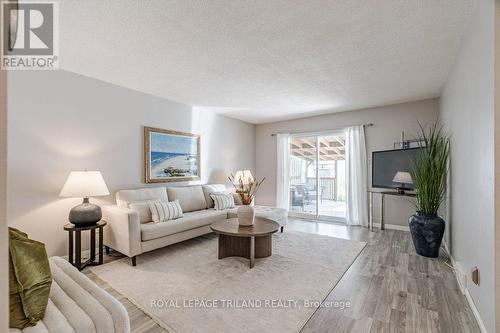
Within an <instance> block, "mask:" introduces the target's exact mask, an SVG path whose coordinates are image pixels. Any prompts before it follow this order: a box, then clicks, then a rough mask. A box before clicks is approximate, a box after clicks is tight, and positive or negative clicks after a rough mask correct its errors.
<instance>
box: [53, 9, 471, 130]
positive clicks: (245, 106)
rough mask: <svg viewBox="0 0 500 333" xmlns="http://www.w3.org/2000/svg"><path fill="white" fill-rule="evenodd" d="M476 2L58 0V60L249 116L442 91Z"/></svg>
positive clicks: (277, 116) (289, 114) (278, 116)
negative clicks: (59, 0) (59, 39)
mask: <svg viewBox="0 0 500 333" xmlns="http://www.w3.org/2000/svg"><path fill="white" fill-rule="evenodd" d="M473 4H474V1H465V0H464V1H462V0H404V1H401V0H385V1H381V0H379V1H375V0H373V1H370V0H253V1H243V0H192V1H188V0H178V1H170V0H167V1H161V0H148V1H146V0H144V1H139V0H106V1H102V0H85V1H80V0H64V1H61V2H60V38H61V41H60V60H61V67H62V68H63V69H66V70H69V71H72V72H76V73H80V74H83V75H87V76H90V77H94V78H97V79H101V80H103V81H107V82H111V83H114V84H118V85H121V86H125V87H128V88H132V89H136V90H139V91H142V92H146V93H149V94H152V95H156V96H160V97H164V98H167V99H171V100H174V101H178V102H181V103H185V104H188V105H193V106H202V107H207V108H209V109H212V110H214V111H216V112H220V113H224V114H227V115H228V116H231V117H234V118H238V119H242V120H245V121H249V122H252V123H263V122H269V121H275V120H282V119H290V118H297V117H300V116H305V115H310V114H319V113H327V112H335V111H346V110H353V109H358V108H363V107H370V106H378V105H384V104H392V103H398V102H404V101H413V100H418V99H424V98H430V97H435V96H439V94H440V91H441V88H442V87H443V85H444V83H445V80H446V78H447V75H448V72H449V70H450V68H451V66H452V63H453V59H454V55H455V53H456V51H457V49H458V47H459V43H460V39H461V36H462V32H463V30H464V26H465V24H466V20H467V18H468V16H469V15H470V12H471V11H472V7H473ZM140 111H141V110H138V112H140Z"/></svg>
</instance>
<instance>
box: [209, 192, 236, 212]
mask: <svg viewBox="0 0 500 333" xmlns="http://www.w3.org/2000/svg"><path fill="white" fill-rule="evenodd" d="M210 197H211V198H212V200H213V201H214V208H215V210H224V209H228V208H234V198H233V194H232V193H210Z"/></svg>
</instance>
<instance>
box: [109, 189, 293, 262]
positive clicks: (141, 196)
mask: <svg viewBox="0 0 500 333" xmlns="http://www.w3.org/2000/svg"><path fill="white" fill-rule="evenodd" d="M222 191H227V190H226V187H225V185H223V184H211V185H194V186H183V187H152V188H151V187H150V188H142V189H134V190H122V191H118V192H117V193H116V205H112V206H103V207H102V211H103V219H104V220H106V221H107V222H108V228H107V229H106V232H105V233H104V245H105V246H106V248H107V249H108V248H112V249H114V250H116V251H118V252H121V253H123V254H124V255H126V256H128V257H130V258H131V261H132V265H134V266H135V265H136V256H137V255H139V254H141V253H144V252H148V251H152V250H155V249H158V248H161V247H164V246H167V245H171V244H174V243H178V242H181V241H184V240H187V239H190V238H194V237H197V236H201V235H204V234H207V233H210V232H212V231H211V229H210V225H211V224H213V223H215V222H217V221H220V220H225V219H227V218H231V217H236V211H237V207H236V208H232V209H228V210H219V211H218V210H215V209H214V208H213V206H214V203H213V200H212V199H211V197H210V193H214V192H222ZM238 199H239V197H238V196H237V195H235V202H236V203H237V204H238V203H240V202H239V201H238ZM148 200H162V201H174V200H179V203H180V205H181V207H182V210H183V212H184V216H183V217H182V218H179V219H176V220H171V221H167V222H162V223H153V222H152V219H151V212H150V210H149V207H148V205H147V201H148ZM255 211H256V216H260V217H266V218H269V219H271V220H273V221H276V222H278V223H279V224H280V226H281V232H283V227H284V226H285V225H286V222H287V216H288V211H287V210H285V209H280V208H274V207H267V206H255Z"/></svg>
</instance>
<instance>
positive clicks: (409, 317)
mask: <svg viewBox="0 0 500 333" xmlns="http://www.w3.org/2000/svg"><path fill="white" fill-rule="evenodd" d="M287 230H295V231H302V232H309V233H317V234H322V235H327V236H332V237H338V238H345V239H351V240H360V241H365V242H367V243H368V244H367V246H366V247H365V248H364V250H363V251H362V252H361V254H360V255H359V256H358V258H357V259H356V260H355V262H354V263H353V265H352V266H351V267H350V268H349V270H348V271H347V272H346V273H345V274H344V276H343V277H342V279H341V280H340V281H339V283H338V284H337V286H336V287H335V288H334V289H333V290H332V292H331V293H330V294H329V295H328V296H327V298H326V300H325V302H328V303H329V304H333V303H331V302H333V301H343V302H349V303H350V307H345V308H344V309H340V308H334V307H326V306H325V307H320V308H319V309H318V310H317V311H316V312H315V313H314V315H313V316H312V317H311V318H310V319H309V321H308V322H307V323H306V324H305V326H304V327H303V329H302V332H304V333H306V332H307V333H309V332H335V333H342V332H408V333H413V332H418V333H421V332H470V333H475V332H480V330H479V327H478V325H477V323H476V320H475V318H474V315H473V313H472V311H471V309H470V308H469V306H468V304H467V301H466V299H465V296H463V295H462V293H461V292H460V290H459V287H458V283H457V281H456V279H455V277H454V274H453V270H452V269H451V268H450V267H449V266H447V265H446V264H445V261H447V259H448V258H447V257H446V256H445V254H444V253H443V254H442V256H441V257H439V258H436V259H429V258H424V257H421V256H418V255H417V254H416V253H415V250H414V248H413V244H412V243H411V239H410V234H409V233H408V232H404V231H395V230H384V231H380V230H375V231H374V232H370V231H369V230H368V229H366V228H361V227H347V226H345V225H340V224H333V223H317V222H313V221H303V220H298V219H290V221H289V224H288V225H287V227H286V229H285V232H286V231H287ZM332 255H334V254H332ZM117 257H120V255H118V254H116V253H114V254H113V252H112V255H111V256H105V261H111V260H116V258H117ZM84 272H85V273H86V274H87V276H89V277H90V278H91V279H92V280H94V281H96V282H97V283H98V284H99V285H100V286H102V287H103V288H105V289H106V290H107V291H108V292H110V293H111V294H112V295H113V296H115V297H116V298H117V299H118V300H119V301H120V302H122V303H123V304H124V305H125V307H126V309H127V311H128V312H129V315H130V320H131V327H132V332H135V333H142V332H164V330H163V329H162V328H161V327H159V326H158V325H157V324H156V323H155V322H154V321H153V320H152V319H151V318H150V317H149V316H147V315H146V314H145V313H144V312H142V311H141V310H140V309H138V308H137V307H136V306H135V305H134V304H132V303H131V302H130V301H129V300H127V299H126V298H125V297H123V296H121V295H120V294H118V293H117V292H116V291H114V290H113V289H112V288H111V287H110V286H109V285H107V284H106V283H105V282H103V281H102V280H100V279H99V278H98V277H97V276H95V275H94V274H93V273H91V272H90V271H88V270H86V271H84Z"/></svg>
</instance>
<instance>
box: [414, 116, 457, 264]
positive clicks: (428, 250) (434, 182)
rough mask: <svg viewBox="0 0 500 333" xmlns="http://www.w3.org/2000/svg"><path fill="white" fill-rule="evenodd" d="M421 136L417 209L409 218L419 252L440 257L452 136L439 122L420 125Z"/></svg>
mask: <svg viewBox="0 0 500 333" xmlns="http://www.w3.org/2000/svg"><path fill="white" fill-rule="evenodd" d="M419 140H420V147H421V148H422V152H421V153H420V154H419V155H418V158H416V159H415V160H414V161H413V162H412V166H411V176H412V179H413V183H414V186H415V191H416V199H417V200H416V208H417V212H416V213H415V214H414V215H412V216H411V217H410V218H409V225H410V232H411V236H412V239H413V245H415V250H416V252H417V253H418V254H420V255H422V256H425V257H437V256H438V255H439V248H440V246H441V242H442V240H443V234H444V227H445V222H444V220H443V219H442V218H440V217H439V216H438V210H439V207H440V206H441V203H442V202H443V200H444V198H445V195H446V175H447V173H448V158H449V155H450V137H449V136H448V135H446V134H445V133H444V132H443V128H442V127H438V126H437V124H435V125H434V126H432V127H430V128H429V129H425V128H424V127H423V126H422V125H420V137H419Z"/></svg>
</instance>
